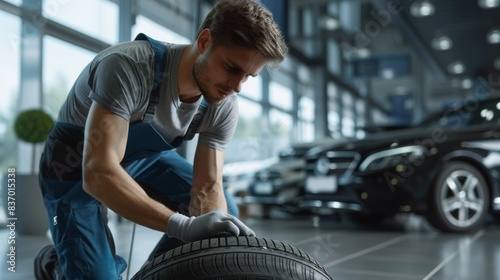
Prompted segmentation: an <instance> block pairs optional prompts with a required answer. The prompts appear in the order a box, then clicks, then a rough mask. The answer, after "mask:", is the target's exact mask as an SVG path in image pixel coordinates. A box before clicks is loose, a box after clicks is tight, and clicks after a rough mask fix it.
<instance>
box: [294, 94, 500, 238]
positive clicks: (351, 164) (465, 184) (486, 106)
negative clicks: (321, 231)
mask: <svg viewBox="0 0 500 280" xmlns="http://www.w3.org/2000/svg"><path fill="white" fill-rule="evenodd" d="M305 159H306V172H307V177H306V179H305V193H304V195H302V196H300V197H299V198H297V200H296V201H295V204H296V205H297V206H298V207H300V208H306V209H312V210H315V211H321V210H323V212H324V211H325V210H327V209H330V210H332V209H333V211H334V212H337V210H347V211H348V212H347V213H349V214H350V216H353V217H356V218H358V219H359V220H358V221H366V222H374V221H379V220H381V219H383V218H385V217H389V216H393V215H395V214H397V213H417V214H421V215H424V216H425V217H426V218H427V220H428V221H429V222H430V224H431V225H433V226H434V227H436V228H437V229H439V230H441V231H449V232H465V231H470V230H475V229H478V228H481V227H482V226H483V225H484V221H485V217H486V216H487V215H488V213H493V212H497V211H498V210H500V173H499V172H500V98H490V99H488V100H478V99H474V98H470V99H467V100H465V101H464V102H462V103H461V104H460V105H457V106H451V107H450V108H448V109H446V110H444V111H442V112H439V113H437V114H435V115H433V116H431V117H430V118H428V119H427V120H425V121H423V122H422V123H421V124H420V125H418V126H415V127H413V128H410V129H401V130H394V131H387V132H383V133H378V134H371V135H368V136H367V137H366V138H365V139H361V140H355V141H349V142H346V143H341V144H332V145H323V146H320V147H316V148H314V149H311V150H309V152H308V153H307V154H306V156H305Z"/></svg>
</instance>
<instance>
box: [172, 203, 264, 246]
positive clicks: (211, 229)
mask: <svg viewBox="0 0 500 280" xmlns="http://www.w3.org/2000/svg"><path fill="white" fill-rule="evenodd" d="M222 232H228V233H230V234H232V235H234V236H255V233H254V232H253V231H252V230H251V229H250V228H248V227H247V226H246V225H245V224H244V223H243V222H242V221H240V220H238V218H236V217H234V216H232V215H231V214H228V213H226V212H224V211H222V210H214V211H212V212H208V213H206V214H203V215H201V216H198V217H188V216H185V215H182V214H179V213H174V214H173V215H172V216H170V219H169V220H168V230H167V234H168V235H169V236H171V237H176V238H178V239H180V240H182V241H184V242H193V241H196V240H201V239H206V238H212V237H214V236H215V235H216V234H218V233H222Z"/></svg>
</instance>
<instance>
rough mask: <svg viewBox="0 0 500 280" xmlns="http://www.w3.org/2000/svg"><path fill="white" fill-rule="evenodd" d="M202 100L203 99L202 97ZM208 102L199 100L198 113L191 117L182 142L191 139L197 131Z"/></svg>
mask: <svg viewBox="0 0 500 280" xmlns="http://www.w3.org/2000/svg"><path fill="white" fill-rule="evenodd" d="M202 98H203V97H202ZM207 108H208V102H207V101H206V100H205V98H203V99H202V100H201V103H200V106H199V107H198V111H197V112H196V114H195V115H194V117H193V120H192V121H191V124H190V125H189V127H188V129H187V131H186V135H184V141H186V140H191V139H193V137H194V135H195V134H196V132H197V131H198V127H199V126H200V124H201V120H203V116H204V115H205V113H206V112H207Z"/></svg>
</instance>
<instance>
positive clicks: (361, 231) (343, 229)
mask: <svg viewBox="0 0 500 280" xmlns="http://www.w3.org/2000/svg"><path fill="white" fill-rule="evenodd" d="M243 220H244V221H245V222H246V223H247V225H249V226H250V227H251V228H252V229H253V230H254V231H255V232H256V233H257V235H258V236H259V237H266V238H271V239H275V240H279V241H283V242H285V243H288V244H290V245H293V246H295V247H297V248H299V249H302V250H304V251H305V252H307V253H309V254H310V255H311V256H312V257H314V258H315V259H316V260H318V261H319V262H320V263H321V264H323V266H324V267H325V268H326V269H327V270H328V271H329V272H330V273H331V275H332V277H333V279H335V280H361V279H362V280H367V279H369V280H393V279H394V280H406V279H408V280H412V279H421V280H493V279H500V266H499V265H498V264H500V242H498V240H500V224H498V223H497V224H490V225H489V226H488V227H487V228H486V229H484V230H481V231H478V232H474V233H470V234H442V233H439V232H436V231H434V230H433V229H431V228H430V227H429V226H428V225H427V223H426V222H424V221H422V220H421V219H420V218H418V217H416V216H401V217H397V218H395V219H394V220H393V221H388V222H387V223H386V224H384V225H383V226H381V227H378V228H377V229H367V228H360V227H357V226H354V225H352V224H351V223H349V222H346V221H343V220H339V219H324V218H323V219H318V218H315V217H310V216H289V215H287V214H284V213H282V212H279V211H274V212H272V219H269V220H264V219H259V218H245V219H243ZM110 226H111V228H112V231H113V234H114V236H115V241H116V243H117V247H118V253H119V254H120V255H122V256H123V257H124V258H126V259H128V257H129V249H130V240H131V232H132V230H131V229H132V224H131V223H130V222H127V221H124V222H118V221H117V219H114V218H113V217H112V219H111V221H110ZM8 236H9V232H8V230H6V229H5V228H3V229H2V230H0V254H1V256H2V257H0V279H3V280H10V279H12V280H14V279H19V280H21V279H22V280H27V279H34V276H33V261H32V260H33V258H34V255H35V254H36V252H37V251H38V250H39V249H40V248H42V247H43V246H44V245H45V244H47V243H48V242H49V241H48V239H47V238H46V237H45V236H23V235H20V236H16V237H15V239H16V251H15V254H16V264H15V265H16V267H15V270H16V271H15V272H10V271H9V270H8V266H9V264H8V262H7V258H8V256H7V254H8V253H9V249H8V248H9V247H8V246H9V245H8ZM160 236H161V234H160V233H159V232H154V231H151V230H149V229H146V228H143V227H140V226H137V228H136V234H135V242H134V246H133V249H132V251H133V254H132V259H131V266H130V272H129V277H128V278H130V277H131V276H132V275H133V274H134V273H135V272H137V270H138V269H139V268H140V267H141V265H142V263H143V262H144V260H145V258H146V257H147V256H148V254H149V252H150V250H151V248H152V247H153V246H154V245H155V243H156V241H157V240H158V239H159V238H160ZM123 277H124V279H125V278H126V273H124V274H123Z"/></svg>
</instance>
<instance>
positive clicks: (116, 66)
mask: <svg viewBox="0 0 500 280" xmlns="http://www.w3.org/2000/svg"><path fill="white" fill-rule="evenodd" d="M166 46H167V63H166V67H165V73H164V78H163V81H162V87H161V89H160V99H159V102H158V105H157V106H156V112H155V116H154V118H153V126H154V127H155V128H156V129H157V130H158V131H159V132H160V133H161V134H162V135H163V137H164V138H165V139H166V140H167V141H169V142H171V141H172V140H173V139H175V138H176V137H178V136H184V135H185V133H186V131H187V128H188V127H189V124H190V123H191V120H192V119H193V116H194V115H195V113H196V112H197V109H198V106H199V105H200V103H201V99H200V100H198V101H197V102H195V103H182V102H181V101H180V100H179V93H178V92H177V88H178V87H177V75H178V69H179V63H180V59H181V55H182V51H183V49H184V47H186V45H174V44H166ZM153 80H154V52H153V50H152V48H151V46H150V45H149V43H148V42H147V41H132V42H126V43H121V44H118V45H115V46H112V47H109V48H107V49H106V50H104V51H102V52H101V53H99V54H98V55H97V56H96V57H95V58H94V59H93V60H92V62H91V63H90V64H89V65H87V67H85V68H84V70H83V71H82V73H81V74H80V76H79V77H78V79H77V80H76V82H75V84H74V85H73V87H72V88H71V90H70V92H69V95H68V98H67V99H66V101H65V103H64V104H63V106H62V108H61V111H60V112H59V116H58V121H60V122H66V123H70V124H74V125H78V126H84V125H85V121H86V119H87V114H88V111H89V109H90V105H91V104H92V101H95V102H97V103H99V104H100V105H102V106H104V107H105V108H106V109H108V110H109V111H111V112H113V113H115V114H117V115H118V116H120V117H122V118H124V119H126V120H128V121H129V122H130V123H134V122H138V121H140V120H141V119H142V117H143V115H144V113H145V111H146V108H147V106H148V103H149V97H150V94H151V89H152V87H153ZM237 122H238V102H237V100H236V96H234V95H231V96H229V97H228V98H227V99H226V101H224V102H223V103H222V104H221V105H219V106H211V105H209V106H208V108H207V111H206V113H205V116H204V118H203V121H202V122H201V124H200V127H199V128H198V132H199V139H198V141H199V142H200V143H203V144H205V145H207V146H209V147H211V148H214V149H217V150H221V151H223V150H225V148H226V145H227V143H228V142H229V140H230V139H231V138H232V136H233V133H234V130H235V129H236V125H237Z"/></svg>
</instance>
